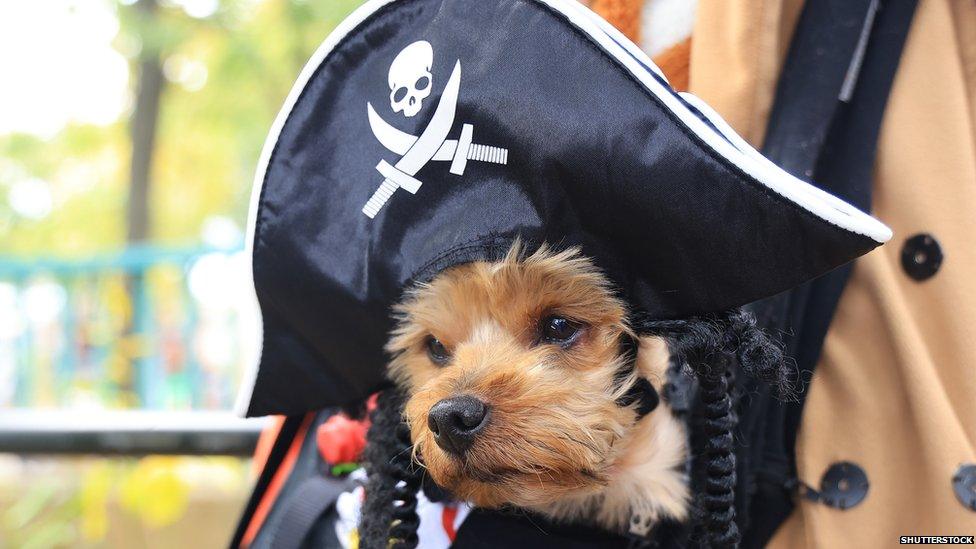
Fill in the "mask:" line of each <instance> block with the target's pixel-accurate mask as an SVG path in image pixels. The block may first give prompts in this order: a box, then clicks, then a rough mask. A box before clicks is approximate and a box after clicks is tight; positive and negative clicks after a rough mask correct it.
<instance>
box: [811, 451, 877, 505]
mask: <svg viewBox="0 0 976 549" xmlns="http://www.w3.org/2000/svg"><path fill="white" fill-rule="evenodd" d="M867 495H868V475H867V474H866V473H865V472H864V469H861V467H860V466H858V464H856V463H851V462H849V461H841V462H839V463H835V464H833V465H831V466H830V467H829V468H828V469H827V472H825V473H824V476H823V478H822V479H821V480H820V501H821V502H823V504H824V505H827V506H830V507H835V508H837V509H841V510H845V509H850V508H851V507H854V506H855V505H857V504H858V503H861V502H862V501H864V498H865V497H866V496H867Z"/></svg>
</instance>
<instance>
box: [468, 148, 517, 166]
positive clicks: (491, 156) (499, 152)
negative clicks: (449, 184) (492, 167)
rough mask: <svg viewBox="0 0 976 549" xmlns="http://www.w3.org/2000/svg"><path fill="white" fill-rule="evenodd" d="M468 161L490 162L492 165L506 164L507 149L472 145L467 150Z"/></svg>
mask: <svg viewBox="0 0 976 549" xmlns="http://www.w3.org/2000/svg"><path fill="white" fill-rule="evenodd" d="M468 160H477V161H479V162H491V163H492V164H508V149H506V148H504V147H492V146H491V145H480V144H478V143H472V144H471V148H469V149H468Z"/></svg>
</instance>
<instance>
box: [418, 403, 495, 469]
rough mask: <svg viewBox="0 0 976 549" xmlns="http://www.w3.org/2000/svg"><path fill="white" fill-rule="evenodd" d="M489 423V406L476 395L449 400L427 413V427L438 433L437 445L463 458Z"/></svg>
mask: <svg viewBox="0 0 976 549" xmlns="http://www.w3.org/2000/svg"><path fill="white" fill-rule="evenodd" d="M487 423H488V407H487V406H486V405H485V403H484V402H481V401H480V400H478V399H476V398H474V397H473V396H468V395H461V396H457V397H453V398H445V399H444V400H442V401H440V402H438V403H437V404H435V405H433V406H431V408H430V411H429V412H427V427H429V428H430V432H432V433H434V440H436V441H437V445H438V446H440V447H441V448H443V449H444V450H445V451H447V452H450V453H452V454H455V455H461V454H463V453H464V452H465V451H467V449H468V448H470V447H471V444H472V443H474V439H475V438H476V437H477V436H478V433H480V432H482V431H484V429H485V425H486V424H487Z"/></svg>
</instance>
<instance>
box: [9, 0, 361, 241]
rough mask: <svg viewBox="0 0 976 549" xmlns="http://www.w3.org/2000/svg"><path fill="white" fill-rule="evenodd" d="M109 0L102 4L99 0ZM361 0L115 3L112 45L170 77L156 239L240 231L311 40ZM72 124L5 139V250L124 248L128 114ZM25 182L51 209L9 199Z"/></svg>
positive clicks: (156, 172) (159, 140) (158, 164)
mask: <svg viewBox="0 0 976 549" xmlns="http://www.w3.org/2000/svg"><path fill="white" fill-rule="evenodd" d="M102 1H109V0H102ZM359 3H360V0H222V1H221V2H220V4H219V6H220V7H219V9H218V10H217V12H216V13H214V14H213V15H211V16H209V17H206V18H203V19H196V18H193V17H191V16H189V15H187V14H186V13H185V12H184V10H183V9H182V8H181V7H179V5H178V3H176V2H160V6H159V8H158V9H157V10H155V11H154V12H152V13H146V12H145V10H142V9H140V8H139V7H138V6H136V5H129V4H130V2H124V3H123V2H119V3H117V4H113V6H114V9H115V11H116V13H117V16H118V19H119V33H118V35H117V36H116V39H115V41H114V47H115V48H116V49H117V50H118V51H119V52H120V53H122V54H123V55H125V56H126V57H127V58H128V59H129V64H130V78H129V81H130V84H129V85H130V88H133V90H132V93H133V94H134V87H135V86H136V83H137V81H138V79H137V74H138V62H139V58H140V55H145V54H146V53H147V52H158V53H159V56H160V59H161V60H162V63H163V66H164V73H165V74H166V77H167V78H166V83H165V86H164V89H163V95H162V100H161V106H160V113H159V120H158V127H157V134H156V136H157V137H156V142H155V147H154V156H153V165H152V172H151V173H152V192H151V195H150V204H151V212H150V213H151V221H152V225H151V227H152V229H151V234H152V238H153V240H154V241H155V242H157V243H161V244H175V245H188V244H194V243H196V242H198V241H199V240H200V234H201V227H202V225H203V223H204V221H205V220H206V219H207V218H209V217H211V216H226V217H229V218H231V219H233V220H234V221H235V222H236V223H237V224H238V226H239V227H241V228H243V226H244V223H245V217H246V213H247V203H248V197H249V194H250V187H251V178H252V177H253V172H254V167H255V164H256V162H257V159H258V155H259V154H260V150H261V146H262V144H263V142H264V138H265V135H266V134H267V131H268V128H269V127H270V125H271V122H272V120H273V118H274V116H275V115H276V113H277V111H278V109H279V108H280V106H281V104H282V102H283V101H284V98H285V96H286V95H287V93H288V91H289V89H290V88H291V85H292V83H293V82H294V79H295V77H296V76H297V75H298V73H299V71H300V70H301V67H302V66H303V65H304V63H305V61H306V60H307V59H308V58H309V57H310V56H311V54H312V52H313V51H314V50H315V48H316V47H317V45H318V44H319V43H320V42H321V41H322V40H323V39H324V38H325V37H326V36H327V35H328V33H329V32H330V31H331V30H332V28H334V27H335V25H336V24H337V23H338V22H339V21H341V20H342V18H344V17H345V16H346V15H348V13H349V12H351V11H352V10H353V9H355V7H356V6H357V5H358V4H359ZM124 118H125V117H123V119H121V120H119V121H117V122H116V123H113V124H110V125H107V126H91V125H69V126H68V127H67V128H65V129H64V130H63V131H61V132H59V133H58V134H56V135H55V136H53V137H52V138H50V139H49V140H45V139H41V138H38V137H33V136H28V135H6V136H0V254H14V255H24V254H27V255H35V254H39V253H40V254H45V255H48V254H53V255H88V254H91V253H96V252H104V251H111V250H117V249H119V248H120V247H122V246H123V245H124V243H125V235H126V226H125V205H126V199H127V196H128V177H129V175H128V170H129V158H130V155H131V144H130V143H131V142H130V139H129V134H128V123H127V122H128V121H127V120H126V119H124ZM24 178H37V179H41V180H43V181H46V182H47V184H48V185H49V188H50V191H51V192H50V194H51V196H52V209H51V211H50V213H49V214H47V215H46V216H44V217H42V218H40V219H31V218H27V217H22V216H19V215H18V214H17V213H16V212H15V211H13V210H12V209H11V208H10V206H9V200H4V198H5V196H6V195H8V194H9V193H10V189H11V188H12V187H13V185H14V184H15V183H16V182H17V181H19V180H22V179H24Z"/></svg>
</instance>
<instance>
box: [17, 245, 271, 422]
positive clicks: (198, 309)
mask: <svg viewBox="0 0 976 549" xmlns="http://www.w3.org/2000/svg"><path fill="white" fill-rule="evenodd" d="M246 276H247V268H246V258H245V257H244V254H243V252H242V251H241V250H239V249H230V250H227V249H213V248H193V249H171V248H160V247H152V246H145V247H133V248H129V249H127V250H125V251H124V252H121V253H117V254H106V255H99V256H94V257H88V258H84V259H54V258H40V257H38V258H11V257H2V256H0V408H3V407H63V408H79V407H83V408H109V409H119V408H143V409H155V410H185V409H228V408H230V406H231V404H232V402H233V397H234V391H235V390H236V387H237V383H238V381H239V377H240V373H241V371H242V369H243V367H244V364H245V362H246V361H247V360H248V357H247V353H248V348H249V346H252V345H254V344H255V342H254V341H253V338H250V337H248V334H249V333H250V331H249V330H250V329H251V327H252V325H253V322H254V318H256V317H255V311H254V310H253V304H252V302H251V300H250V299H248V297H247V295H246V284H247V283H248V282H247V280H246ZM4 388H6V389H4Z"/></svg>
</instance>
